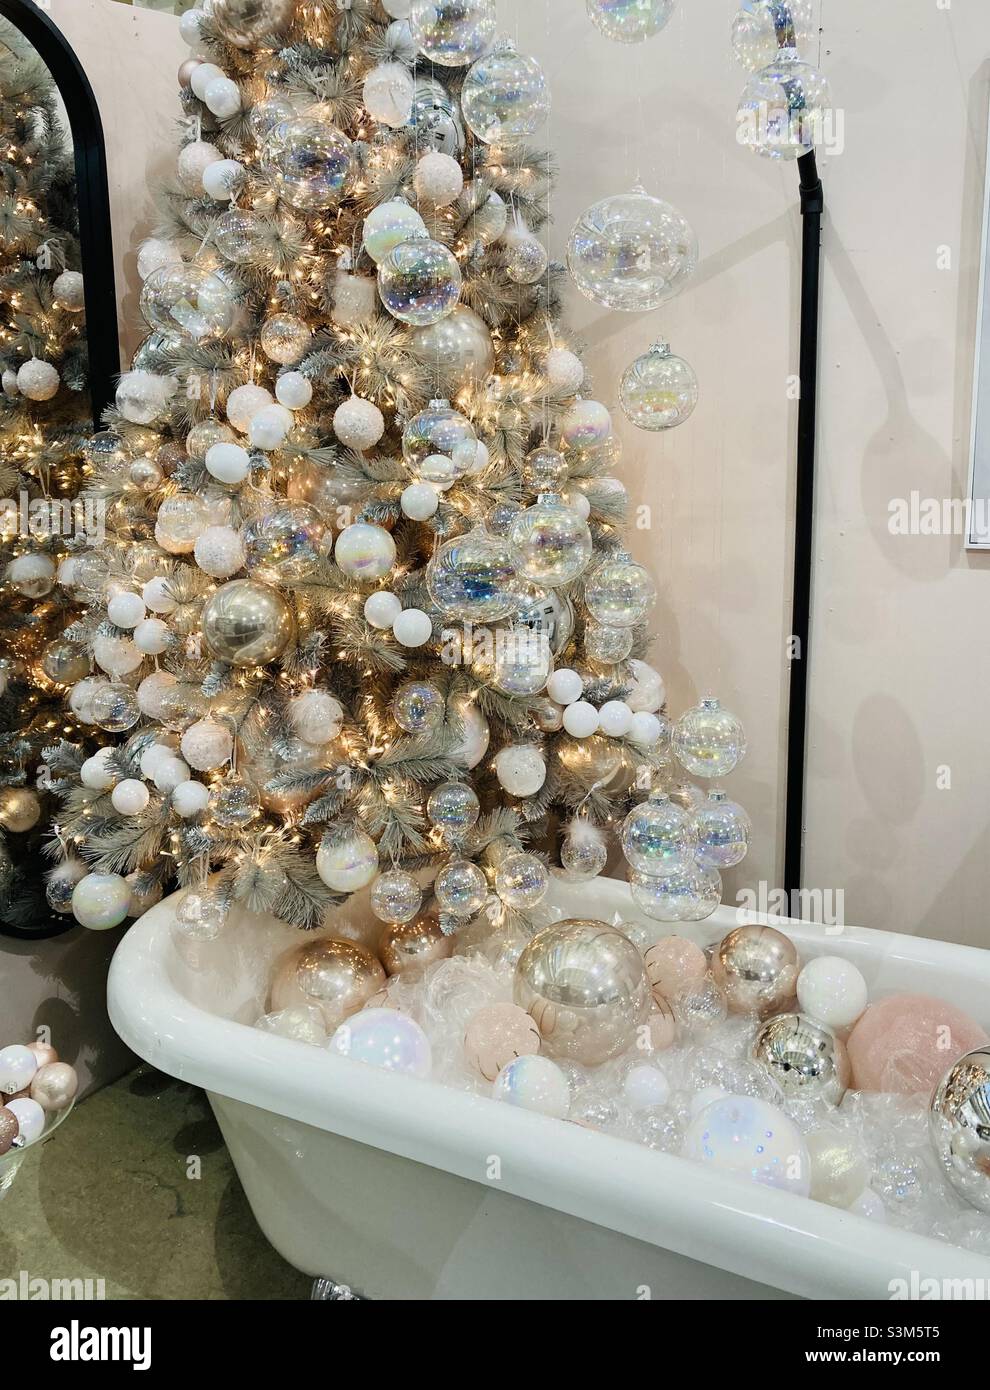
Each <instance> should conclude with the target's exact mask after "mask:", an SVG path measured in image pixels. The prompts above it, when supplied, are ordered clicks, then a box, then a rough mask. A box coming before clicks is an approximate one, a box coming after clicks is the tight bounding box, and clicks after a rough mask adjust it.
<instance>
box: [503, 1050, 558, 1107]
mask: <svg viewBox="0 0 990 1390" xmlns="http://www.w3.org/2000/svg"><path fill="white" fill-rule="evenodd" d="M492 1097H493V1099H495V1100H502V1101H505V1102H506V1103H507V1104H509V1105H517V1106H519V1107H520V1109H522V1110H535V1111H536V1112H537V1113H538V1114H540V1115H551V1116H553V1117H554V1118H555V1119H558V1120H565V1119H566V1118H567V1112H568V1111H569V1110H570V1108H571V1088H570V1086H569V1085H568V1082H567V1077H566V1076H565V1075H564V1073H563V1071H562V1070H561V1069H560V1067H558V1066H557V1065H556V1063H555V1062H552V1061H551V1060H550V1059H549V1057H540V1056H533V1055H528V1054H527V1055H524V1056H522V1057H516V1058H515V1059H514V1060H513V1061H511V1062H508V1063H507V1064H506V1065H505V1066H504V1067H503V1068H502V1070H501V1071H500V1072H499V1074H498V1077H497V1078H496V1080H495V1084H494V1086H493V1087H492Z"/></svg>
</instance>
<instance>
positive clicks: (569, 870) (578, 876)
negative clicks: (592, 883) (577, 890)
mask: <svg viewBox="0 0 990 1390" xmlns="http://www.w3.org/2000/svg"><path fill="white" fill-rule="evenodd" d="M607 862H608V845H607V844H606V843H605V836H604V835H603V834H602V832H601V830H599V828H598V826H597V825H592V824H591V822H590V821H587V820H583V819H581V818H580V817H579V818H577V819H575V820H573V821H571V823H570V825H569V826H568V827H567V833H566V834H565V836H564V838H563V841H562V842H561V846H560V866H561V868H562V869H563V870H564V873H565V875H566V876H567V877H568V878H569V879H572V880H575V881H580V880H582V879H591V878H597V876H598V875H599V874H600V873H601V871H602V870H603V869H604V867H605V865H606V863H607Z"/></svg>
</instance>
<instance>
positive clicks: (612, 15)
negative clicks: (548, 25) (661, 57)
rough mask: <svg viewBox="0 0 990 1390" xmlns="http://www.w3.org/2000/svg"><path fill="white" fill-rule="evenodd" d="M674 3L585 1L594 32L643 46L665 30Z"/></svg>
mask: <svg viewBox="0 0 990 1390" xmlns="http://www.w3.org/2000/svg"><path fill="white" fill-rule="evenodd" d="M676 5H677V0H587V6H588V14H589V16H590V17H591V21H592V23H593V24H594V26H595V28H596V29H599V30H601V32H602V33H603V34H604V35H605V37H606V38H607V39H613V40H614V41H615V42H616V43H642V42H643V40H644V39H649V38H652V37H653V35H654V34H659V32H660V30H661V29H663V28H664V26H665V25H666V23H667V21H668V20H669V19H670V16H671V15H672V14H673V13H674V10H675V8H676Z"/></svg>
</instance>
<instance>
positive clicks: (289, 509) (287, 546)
mask: <svg viewBox="0 0 990 1390" xmlns="http://www.w3.org/2000/svg"><path fill="white" fill-rule="evenodd" d="M323 532H324V525H323V519H322V518H321V516H320V514H319V512H317V511H316V509H315V508H314V507H310V506H307V504H306V503H305V502H288V503H285V504H283V505H282V506H276V507H275V508H274V509H273V510H272V511H266V512H263V513H262V514H261V515H260V516H257V517H255V518H254V519H253V520H252V521H249V522H248V524H247V525H246V526H245V527H244V528H243V529H242V531H241V542H242V544H243V547H244V563H245V565H246V567H247V570H248V572H249V573H250V574H251V575H253V576H254V577H256V578H258V579H263V580H265V581H266V582H267V583H269V584H279V585H281V584H286V583H293V582H295V581H296V580H299V579H305V578H306V576H307V575H309V574H312V573H313V571H314V570H315V569H316V567H317V565H318V564H319V562H320V543H321V541H322V539H323Z"/></svg>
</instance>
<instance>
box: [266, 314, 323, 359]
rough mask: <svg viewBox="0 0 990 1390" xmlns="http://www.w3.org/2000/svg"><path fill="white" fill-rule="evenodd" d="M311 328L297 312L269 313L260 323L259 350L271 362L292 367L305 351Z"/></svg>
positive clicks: (310, 336)
mask: <svg viewBox="0 0 990 1390" xmlns="http://www.w3.org/2000/svg"><path fill="white" fill-rule="evenodd" d="M312 339H313V330H312V329H311V328H310V326H309V324H308V323H307V322H306V320H305V319H301V318H300V317H299V315H298V314H283V313H279V314H271V315H270V316H269V317H268V318H267V319H265V321H264V323H263V324H262V325H261V333H260V335H259V339H258V341H259V343H260V344H261V351H262V352H263V353H264V354H265V356H266V357H267V358H268V359H269V361H271V362H277V363H278V364H279V366H282V367H294V366H295V365H296V363H297V362H299V361H300V360H301V359H302V358H303V357H304V356H305V353H306V350H307V348H308V347H309V345H310V343H311V342H312Z"/></svg>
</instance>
